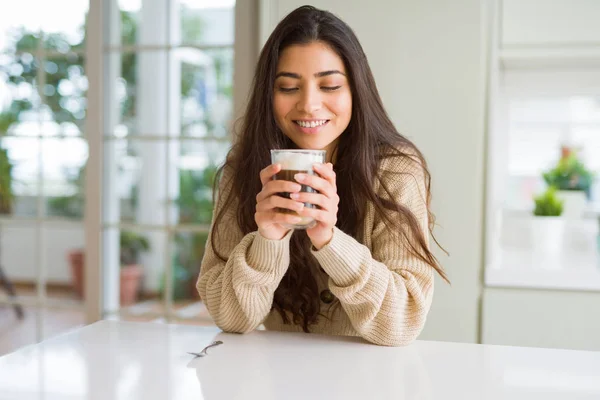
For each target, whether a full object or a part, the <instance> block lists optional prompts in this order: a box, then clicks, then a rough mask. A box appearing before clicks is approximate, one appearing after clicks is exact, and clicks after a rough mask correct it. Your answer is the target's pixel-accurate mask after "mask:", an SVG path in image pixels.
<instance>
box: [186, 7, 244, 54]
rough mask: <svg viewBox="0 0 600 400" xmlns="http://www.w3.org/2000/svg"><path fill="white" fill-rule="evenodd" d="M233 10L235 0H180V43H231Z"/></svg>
mask: <svg viewBox="0 0 600 400" xmlns="http://www.w3.org/2000/svg"><path fill="white" fill-rule="evenodd" d="M234 10H235V0H212V1H207V0H181V1H180V9H179V15H180V21H181V37H180V39H181V43H185V44H199V45H212V46H214V45H230V44H233V40H234V25H235V23H234V16H235V11H234Z"/></svg>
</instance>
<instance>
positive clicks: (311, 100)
mask: <svg viewBox="0 0 600 400" xmlns="http://www.w3.org/2000/svg"><path fill="white" fill-rule="evenodd" d="M321 104H322V99H321V94H320V93H319V91H318V90H314V89H312V88H311V89H306V90H304V91H303V92H302V93H301V97H300V99H299V100H298V103H297V104H296V109H297V110H298V111H300V112H303V113H305V114H312V113H314V112H315V111H319V110H320V109H321Z"/></svg>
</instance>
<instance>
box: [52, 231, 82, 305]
mask: <svg viewBox="0 0 600 400" xmlns="http://www.w3.org/2000/svg"><path fill="white" fill-rule="evenodd" d="M43 247H44V251H45V253H44V259H45V268H46V272H45V276H46V296H47V297H48V298H49V299H51V301H52V302H53V304H54V303H56V302H60V303H62V304H65V303H66V304H68V305H72V306H76V305H83V303H82V302H81V301H82V300H83V292H84V290H83V287H84V282H83V279H84V275H85V273H84V264H85V260H84V253H83V252H84V248H85V230H84V226H83V222H72V223H65V222H59V223H46V225H45V227H44V246H43Z"/></svg>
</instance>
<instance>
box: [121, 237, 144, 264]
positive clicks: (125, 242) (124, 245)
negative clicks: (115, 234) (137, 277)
mask: <svg viewBox="0 0 600 400" xmlns="http://www.w3.org/2000/svg"><path fill="white" fill-rule="evenodd" d="M119 244H120V246H121V251H120V257H119V258H120V261H121V266H122V267H124V266H127V265H132V264H138V263H139V257H140V254H141V253H143V252H145V251H148V250H150V242H149V241H148V239H147V238H146V237H145V236H142V235H140V234H137V233H134V232H128V231H121V235H120V237H119Z"/></svg>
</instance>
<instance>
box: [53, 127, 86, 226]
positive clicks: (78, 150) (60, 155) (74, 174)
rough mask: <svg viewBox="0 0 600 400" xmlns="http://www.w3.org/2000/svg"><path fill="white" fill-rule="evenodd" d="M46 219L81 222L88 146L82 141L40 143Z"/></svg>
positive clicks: (54, 140) (63, 139)
mask: <svg viewBox="0 0 600 400" xmlns="http://www.w3.org/2000/svg"><path fill="white" fill-rule="evenodd" d="M42 156H43V159H42V162H43V164H42V165H43V170H44V196H45V197H46V202H47V203H46V204H47V209H46V212H47V215H49V216H62V217H71V218H82V217H83V211H84V192H85V182H84V168H85V163H86V161H87V157H88V146H87V142H86V141H85V140H84V139H81V138H61V139H43V140H42Z"/></svg>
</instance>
